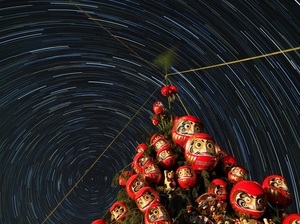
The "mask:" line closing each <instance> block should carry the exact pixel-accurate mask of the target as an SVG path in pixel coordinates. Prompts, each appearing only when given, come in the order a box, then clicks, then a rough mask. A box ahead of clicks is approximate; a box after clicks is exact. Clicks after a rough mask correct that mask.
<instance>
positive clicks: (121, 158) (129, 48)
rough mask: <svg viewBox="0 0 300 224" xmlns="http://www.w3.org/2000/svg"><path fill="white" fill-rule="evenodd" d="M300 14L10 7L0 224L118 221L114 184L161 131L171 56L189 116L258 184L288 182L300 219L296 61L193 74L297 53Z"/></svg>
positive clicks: (108, 1) (228, 8)
mask: <svg viewBox="0 0 300 224" xmlns="http://www.w3.org/2000/svg"><path fill="white" fill-rule="evenodd" d="M299 11H300V4H299V1H296V0H295V1H292V0H290V1H278V0H272V1H267V0H264V1H262V0H245V1H236V0H230V1H226V0H211V1H202V0H185V1H182V0H172V1H167V0H163V1H162V0H161V1H157V0H152V1H146V0H103V1H92V0H83V1H78V0H77V1H74V2H73V1H64V0H62V1H58V0H57V1H56V0H53V1H47V0H35V1H27V0H26V1H25V0H24V1H1V2H0V22H1V29H0V50H1V56H0V65H1V66H0V76H1V79H0V84H1V88H0V106H1V107H0V108H1V109H0V115H1V116H0V129H1V135H0V152H1V153H0V161H1V163H0V170H1V184H0V187H1V188H0V190H1V191H0V201H1V204H0V206H1V207H0V210H1V212H0V223H3V224H10V223H20V224H23V223H24V224H29V223H30V224H32V223H43V222H44V221H45V220H46V221H45V223H46V224H50V223H54V224H59V223H70V224H76V223H78V224H79V223H80V224H82V223H87V224H88V223H91V222H92V221H93V220H95V219H97V218H100V217H101V216H102V215H103V214H104V213H105V212H106V211H107V210H108V209H109V207H110V206H111V205H112V204H113V203H114V202H115V200H116V199H115V197H116V194H117V192H118V190H119V188H118V187H116V188H115V187H111V182H112V179H113V177H114V176H115V174H117V173H118V172H119V171H120V170H121V169H122V168H123V167H125V166H127V165H128V164H129V163H131V161H132V158H133V155H134V153H135V147H136V145H137V144H138V143H140V142H142V141H143V140H144V139H145V137H147V135H149V133H150V131H151V129H155V127H154V126H153V125H152V123H151V119H150V117H151V116H152V115H153V112H152V104H153V102H154V101H156V100H160V99H163V96H162V95H161V94H160V91H158V90H159V89H160V87H161V86H163V85H164V81H165V80H164V77H165V75H166V72H165V71H163V70H161V69H160V68H158V67H157V66H155V64H154V63H153V61H154V60H155V59H156V58H157V57H158V56H159V55H160V54H161V53H163V52H165V51H166V50H168V49H171V48H173V49H175V54H174V57H175V62H174V63H173V64H172V65H171V66H170V69H169V71H168V72H169V73H175V74H174V75H171V76H169V79H170V81H171V82H172V84H174V85H175V86H177V88H178V90H179V95H180V97H181V100H182V102H183V104H184V105H185V106H186V108H187V110H188V112H189V114H193V115H195V116H198V117H199V118H200V119H201V120H202V121H203V123H204V126H205V128H206V130H207V132H208V133H209V134H210V135H212V136H213V137H214V139H215V140H216V142H217V143H218V144H219V145H220V146H221V147H222V148H223V149H224V150H225V151H227V152H228V153H230V154H232V155H233V156H235V157H236V158H237V160H238V162H239V163H240V164H242V165H243V166H245V167H246V168H247V169H248V170H249V176H250V179H252V180H256V181H258V182H262V181H263V179H264V177H265V176H266V175H270V174H279V175H282V176H284V177H285V178H286V180H287V184H288V187H289V189H290V192H291V193H292V195H293V197H294V201H293V203H292V205H291V206H290V207H289V209H288V210H289V211H290V212H298V213H300V202H299V193H300V175H299V170H300V163H299V161H300V151H299V150H300V142H299V139H300V128H299V127H300V119H299V116H300V114H299V113H300V106H299V105H300V91H299V87H300V51H299V50H295V51H290V52H286V53H284V52H283V53H282V54H276V55H273V56H269V57H264V58H258V59H254V60H250V61H245V62H241V63H235V64H227V65H224V66H220V67H212V68H209V69H204V70H193V69H196V68H201V67H206V66H211V65H216V64H220V63H225V62H230V61H235V60H239V59H244V58H250V57H255V56H258V55H263V54H268V53H272V52H278V51H284V50H286V49H292V48H297V47H299V45H300V14H299ZM186 70H191V71H190V72H187V73H180V71H186ZM174 111H175V112H176V113H177V114H178V115H184V114H185V113H186V112H185V110H184V108H183V105H182V104H181V103H180V102H179V101H177V102H176V103H175V104H174ZM125 126H126V128H125V129H124V127H125ZM123 129H124V130H123ZM116 137H117V138H116ZM111 143H112V144H111ZM108 146H109V147H108ZM107 147H108V148H107ZM102 153H103V156H101V158H99V155H101V154H102ZM97 159H99V160H98V161H97V162H96V163H95V165H94V166H93V167H92V169H90V170H89V172H88V173H86V171H87V170H88V169H89V168H90V167H91V165H92V164H93V163H94V162H95V161H96V160H97ZM83 175H84V177H83V178H81V177H82V176H83ZM75 184H77V185H76V186H75V187H74V185H75ZM73 187H74V189H73V190H72V191H71V192H70V190H71V189H72V188H73ZM69 192H70V194H69V195H67V194H68V193H69ZM66 196H67V197H66ZM63 198H65V200H62V199H63ZM58 205H59V206H58ZM55 208H56V209H55ZM54 209H55V211H54V212H53V214H52V213H51V212H52V211H53V210H54ZM49 214H51V215H50V216H49ZM48 216H49V217H48ZM47 217H48V218H47Z"/></svg>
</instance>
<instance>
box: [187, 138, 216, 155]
mask: <svg viewBox="0 0 300 224" xmlns="http://www.w3.org/2000/svg"><path fill="white" fill-rule="evenodd" d="M187 150H189V152H190V153H191V154H193V155H207V156H215V155H216V151H215V143H214V141H213V140H210V139H208V140H206V139H201V138H195V139H193V140H192V141H191V142H190V144H189V146H188V149H187Z"/></svg>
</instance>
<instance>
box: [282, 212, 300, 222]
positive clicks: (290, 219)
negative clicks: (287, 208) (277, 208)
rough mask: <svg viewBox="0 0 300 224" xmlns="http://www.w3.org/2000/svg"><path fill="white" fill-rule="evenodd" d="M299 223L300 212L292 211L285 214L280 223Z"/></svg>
mask: <svg viewBox="0 0 300 224" xmlns="http://www.w3.org/2000/svg"><path fill="white" fill-rule="evenodd" d="M299 223H300V214H297V213H292V214H289V215H287V216H286V217H285V218H284V219H283V221H282V224H299Z"/></svg>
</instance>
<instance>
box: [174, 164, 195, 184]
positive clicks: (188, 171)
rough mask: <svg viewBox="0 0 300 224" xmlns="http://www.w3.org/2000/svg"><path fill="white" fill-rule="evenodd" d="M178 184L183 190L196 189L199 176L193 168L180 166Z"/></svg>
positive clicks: (177, 172)
mask: <svg viewBox="0 0 300 224" xmlns="http://www.w3.org/2000/svg"><path fill="white" fill-rule="evenodd" d="M176 175H177V182H178V184H179V186H180V187H182V188H191V187H194V186H195V184H196V182H197V176H196V173H195V171H194V170H193V169H192V167H191V166H180V167H178V168H177V170H176Z"/></svg>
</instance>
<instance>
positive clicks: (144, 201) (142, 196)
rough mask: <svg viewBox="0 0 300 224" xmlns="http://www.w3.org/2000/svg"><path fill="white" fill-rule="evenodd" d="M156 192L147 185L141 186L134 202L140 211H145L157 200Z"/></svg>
mask: <svg viewBox="0 0 300 224" xmlns="http://www.w3.org/2000/svg"><path fill="white" fill-rule="evenodd" d="M159 200H160V198H159V194H158V192H157V191H156V190H155V189H154V188H152V187H149V186H146V187H143V188H142V189H141V190H140V191H139V192H138V193H137V194H136V197H135V203H136V205H137V207H138V208H139V210H140V211H141V212H145V211H146V209H148V208H149V207H150V206H151V205H152V204H153V203H155V202H159Z"/></svg>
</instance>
